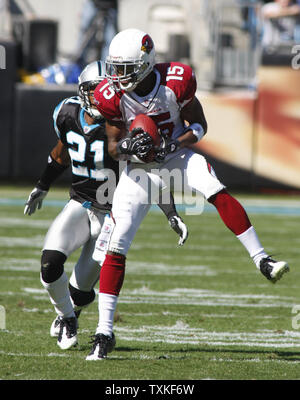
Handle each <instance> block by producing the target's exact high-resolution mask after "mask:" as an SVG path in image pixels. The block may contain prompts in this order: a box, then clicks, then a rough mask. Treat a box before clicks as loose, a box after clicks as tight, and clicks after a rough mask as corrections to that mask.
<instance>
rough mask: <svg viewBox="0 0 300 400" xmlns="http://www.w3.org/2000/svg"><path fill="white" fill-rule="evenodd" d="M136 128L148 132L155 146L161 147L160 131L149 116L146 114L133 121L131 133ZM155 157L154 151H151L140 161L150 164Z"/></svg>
mask: <svg viewBox="0 0 300 400" xmlns="http://www.w3.org/2000/svg"><path fill="white" fill-rule="evenodd" d="M134 128H142V129H143V131H145V132H147V133H148V134H149V135H150V136H151V138H152V142H153V146H159V145H160V140H161V137H160V134H159V131H158V129H157V126H156V124H155V122H154V121H153V119H152V118H150V117H148V115H146V114H139V115H137V116H136V117H135V119H134V120H133V121H132V123H131V125H130V128H129V131H130V132H131V131H132V130H133V129H134ZM154 157H155V153H154V149H151V150H150V151H149V152H148V154H147V155H146V156H145V157H143V158H140V160H141V161H143V162H145V163H149V162H152V161H153V160H154Z"/></svg>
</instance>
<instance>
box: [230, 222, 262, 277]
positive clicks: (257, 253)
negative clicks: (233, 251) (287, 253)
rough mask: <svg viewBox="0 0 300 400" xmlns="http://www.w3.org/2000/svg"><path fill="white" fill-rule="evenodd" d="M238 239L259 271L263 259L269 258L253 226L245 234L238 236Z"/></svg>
mask: <svg viewBox="0 0 300 400" xmlns="http://www.w3.org/2000/svg"><path fill="white" fill-rule="evenodd" d="M237 238H238V239H239V241H240V242H241V243H242V245H243V246H244V247H245V249H246V250H247V251H248V253H249V255H250V257H251V258H252V259H253V261H254V263H255V265H256V267H257V268H258V269H259V263H260V260H261V259H262V258H265V257H268V255H267V254H266V252H265V250H264V248H263V246H262V245H261V243H260V241H259V238H258V236H257V234H256V232H255V229H254V227H253V226H250V228H249V229H247V230H246V231H245V232H243V233H241V234H240V235H237Z"/></svg>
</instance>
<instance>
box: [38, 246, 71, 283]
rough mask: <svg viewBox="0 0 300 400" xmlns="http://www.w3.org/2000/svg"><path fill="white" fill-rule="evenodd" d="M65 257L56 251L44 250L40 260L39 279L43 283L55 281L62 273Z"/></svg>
mask: <svg viewBox="0 0 300 400" xmlns="http://www.w3.org/2000/svg"><path fill="white" fill-rule="evenodd" d="M66 259H67V257H66V256H65V255H64V254H63V253H61V252H60V251H56V250H44V251H43V253H42V258H41V277H42V279H43V281H44V282H46V283H52V282H54V281H56V280H57V279H58V278H59V277H60V276H61V275H62V274H63V272H64V262H65V261H66Z"/></svg>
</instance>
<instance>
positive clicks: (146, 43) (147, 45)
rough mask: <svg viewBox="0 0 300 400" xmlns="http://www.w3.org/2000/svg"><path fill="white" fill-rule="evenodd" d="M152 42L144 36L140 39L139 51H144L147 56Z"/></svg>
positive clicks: (151, 47) (148, 37)
mask: <svg viewBox="0 0 300 400" xmlns="http://www.w3.org/2000/svg"><path fill="white" fill-rule="evenodd" d="M153 46H154V45H153V41H152V39H151V37H150V36H149V35H145V36H144V37H143V39H142V47H141V50H142V51H145V52H146V53H147V54H149V53H150V51H151V50H152V49H153Z"/></svg>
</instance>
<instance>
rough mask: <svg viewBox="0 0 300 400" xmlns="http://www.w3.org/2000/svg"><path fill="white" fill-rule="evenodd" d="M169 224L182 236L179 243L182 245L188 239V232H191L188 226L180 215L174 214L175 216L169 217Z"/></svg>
mask: <svg viewBox="0 0 300 400" xmlns="http://www.w3.org/2000/svg"><path fill="white" fill-rule="evenodd" d="M169 224H170V226H171V228H172V229H173V230H174V231H175V232H176V233H178V235H179V236H180V239H179V241H178V244H179V246H182V245H183V244H184V242H185V241H186V239H187V237H188V234H189V233H188V229H187V226H186V225H185V223H184V222H183V221H182V219H181V218H180V217H177V216H176V215H174V217H171V218H170V219H169Z"/></svg>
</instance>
